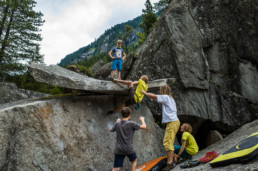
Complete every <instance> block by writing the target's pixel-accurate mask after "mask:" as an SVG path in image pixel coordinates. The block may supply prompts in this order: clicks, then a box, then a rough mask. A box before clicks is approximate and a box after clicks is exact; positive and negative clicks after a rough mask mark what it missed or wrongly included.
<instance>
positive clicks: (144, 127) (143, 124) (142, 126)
mask: <svg viewBox="0 0 258 171" xmlns="http://www.w3.org/2000/svg"><path fill="white" fill-rule="evenodd" d="M139 120H140V121H141V123H142V124H141V126H140V129H147V126H146V123H145V121H144V117H142V116H141V117H140V118H139Z"/></svg>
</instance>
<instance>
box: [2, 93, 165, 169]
mask: <svg viewBox="0 0 258 171" xmlns="http://www.w3.org/2000/svg"><path fill="white" fill-rule="evenodd" d="M120 103H121V99H120V100H118V99H117V101H115V99H114V98H113V96H112V95H106V96H80V97H76V96H71V97H63V98H59V99H52V100H51V99H49V100H41V101H34V102H29V103H24V104H20V105H15V106H9V107H6V108H4V109H0V142H1V143H0V170H35V171H36V170H43V171H48V170H81V171H84V170H87V171H106V170H111V168H112V167H113V161H114V155H113V150H114V147H115V141H116V139H115V133H111V132H109V129H110V128H111V127H112V125H113V124H114V122H115V121H116V119H117V117H118V114H114V115H110V116H107V115H106V112H107V111H108V110H111V109H112V108H114V107H116V105H119V104H120ZM132 112H133V114H132V118H131V119H132V120H134V121H136V122H138V123H140V121H139V120H138V118H139V116H140V115H141V116H144V117H145V120H146V124H147V127H148V129H147V130H145V131H143V130H139V131H137V132H136V133H135V137H134V146H135V150H136V153H137V156H138V163H139V164H141V163H144V162H146V161H149V160H152V159H155V158H156V157H159V156H161V155H164V151H163V146H162V145H161V144H162V139H163V134H164V131H163V130H161V129H160V128H159V127H158V126H157V125H156V124H155V123H154V121H153V117H152V114H151V112H150V110H149V109H148V107H147V106H146V105H143V106H142V107H141V108H140V109H139V110H138V111H135V110H134V109H132ZM124 166H125V170H127V169H128V168H129V161H128V160H127V159H126V162H125V165H124Z"/></svg>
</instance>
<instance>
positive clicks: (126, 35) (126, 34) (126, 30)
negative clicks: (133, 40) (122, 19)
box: [117, 25, 133, 53]
mask: <svg viewBox="0 0 258 171" xmlns="http://www.w3.org/2000/svg"><path fill="white" fill-rule="evenodd" d="M132 32H133V27H132V26H130V25H125V26H124V35H117V38H118V39H122V40H123V47H124V48H125V53H128V45H129V36H130V34H131V33H132Z"/></svg>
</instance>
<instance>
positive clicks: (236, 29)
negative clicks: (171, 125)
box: [123, 0, 258, 142]
mask: <svg viewBox="0 0 258 171" xmlns="http://www.w3.org/2000/svg"><path fill="white" fill-rule="evenodd" d="M257 7H258V4H257V1H252V0H246V1H242V0H235V1H220V0H219V1H207V0H173V1H172V2H171V3H170V5H169V6H168V7H167V8H166V9H165V10H164V12H163V14H162V15H161V17H160V19H159V21H158V22H157V23H156V24H155V27H154V28H153V29H152V32H151V33H150V34H149V36H148V37H147V40H146V41H145V43H144V44H143V45H142V46H141V47H139V48H138V49H137V51H136V53H135V54H131V55H132V56H133V60H132V61H129V62H128V65H129V66H130V67H129V68H130V69H129V70H128V72H127V73H126V72H124V73H123V74H124V76H126V77H125V79H136V78H137V77H138V76H139V75H141V74H142V73H145V74H147V75H148V76H149V77H150V79H152V80H155V79H158V78H171V77H172V78H176V80H177V81H176V82H175V84H171V87H172V94H173V96H174V98H175V101H176V103H177V109H178V115H179V118H180V120H181V122H189V123H191V124H192V125H193V126H194V128H195V129H196V130H197V131H196V132H198V133H200V132H201V131H208V132H209V131H210V130H214V129H215V130H218V131H220V132H223V133H226V134H228V133H230V132H232V131H233V130H235V129H237V128H239V127H240V126H241V125H243V124H245V123H248V122H251V121H253V120H254V119H257V118H258V103H257V100H258V86H257V85H258V79H257V77H258V69H257V68H258V67H257V66H258V65H257V64H258V63H257V60H258V48H257V47H258V19H257V17H255V16H258V8H257ZM156 93H159V92H156ZM147 103H148V106H149V107H150V109H151V111H152V113H155V114H159V113H161V108H160V106H157V105H156V103H152V102H151V101H149V100H148V101H147ZM207 121H211V122H209V123H210V124H209V126H206V125H204V124H206V123H207ZM204 127H205V128H206V129H201V128H204ZM208 132H204V133H203V135H205V134H206V133H208ZM198 141H199V142H200V141H202V139H200V140H198Z"/></svg>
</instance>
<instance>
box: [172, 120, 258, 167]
mask: <svg viewBox="0 0 258 171" xmlns="http://www.w3.org/2000/svg"><path fill="white" fill-rule="evenodd" d="M257 130H258V120H255V121H253V122H251V123H249V124H246V125H244V126H242V127H241V128H239V129H238V130H236V131H235V132H233V133H232V134H230V135H229V136H227V137H226V138H224V139H223V140H221V141H219V142H217V143H215V144H213V145H211V146H209V147H207V148H205V149H204V150H201V151H200V152H199V153H197V154H196V155H195V156H193V158H192V160H199V159H200V158H202V157H204V156H205V153H206V152H208V151H213V150H214V151H216V152H217V153H218V154H223V153H224V152H226V151H227V150H229V149H230V148H231V147H234V146H235V145H236V144H238V143H239V142H240V141H242V140H243V139H245V138H246V137H247V136H249V135H251V134H253V133H255V132H257ZM173 170H175V171H177V170H178V171H179V170H182V169H180V165H177V166H176V168H174V169H173ZM184 170H185V171H199V170H205V171H206V170H212V171H221V170H223V171H232V170H237V171H238V170H239V171H240V170H241V171H249V170H252V171H255V170H258V156H256V157H255V158H254V159H253V160H251V161H249V162H248V163H245V164H242V163H235V164H231V165H228V166H224V167H217V168H212V167H211V166H210V165H209V164H208V163H206V164H201V165H199V166H197V167H193V168H189V169H184Z"/></svg>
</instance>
